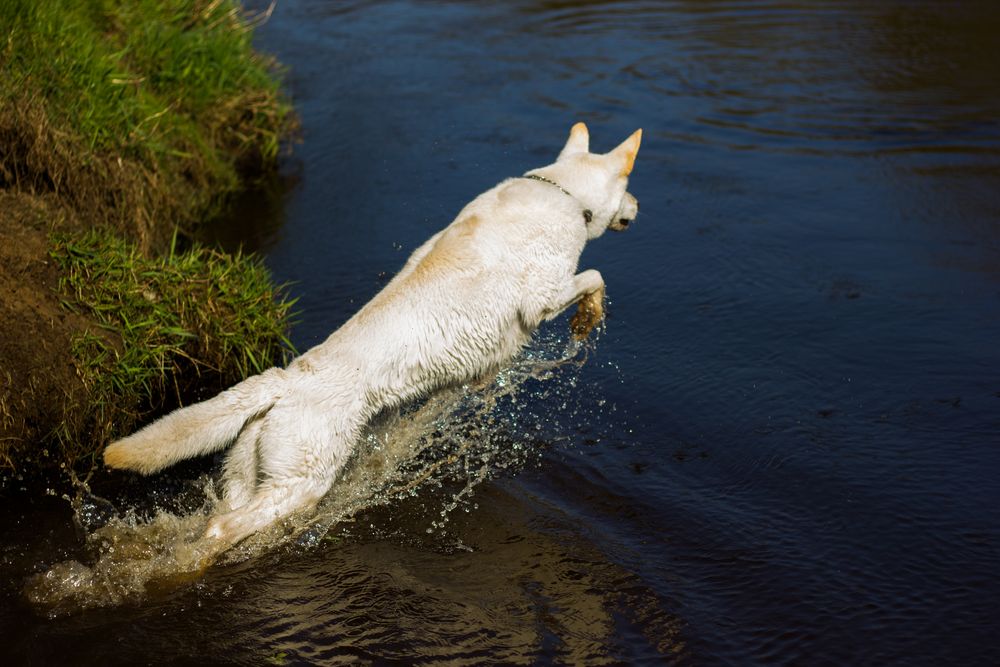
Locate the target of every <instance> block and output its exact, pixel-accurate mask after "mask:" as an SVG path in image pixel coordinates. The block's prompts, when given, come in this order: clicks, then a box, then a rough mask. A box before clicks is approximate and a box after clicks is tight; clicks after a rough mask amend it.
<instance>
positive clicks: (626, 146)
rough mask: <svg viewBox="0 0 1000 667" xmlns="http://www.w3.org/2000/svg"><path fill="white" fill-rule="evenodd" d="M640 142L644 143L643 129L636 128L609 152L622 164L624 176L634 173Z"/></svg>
mask: <svg viewBox="0 0 1000 667" xmlns="http://www.w3.org/2000/svg"><path fill="white" fill-rule="evenodd" d="M640 143H642V130H636V131H635V132H633V133H632V136H630V137H629V138H628V139H626V140H625V141H623V142H622V143H621V144H620V145H619V146H618V148H616V149H614V150H613V151H611V152H610V153H608V155H611V156H612V157H613V158H614V159H615V161H616V163H618V164H619V165H620V166H621V175H622V176H628V175H629V174H631V173H632V167H633V166H635V156H636V155H637V154H638V153H639V144H640Z"/></svg>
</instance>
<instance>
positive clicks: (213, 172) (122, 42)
mask: <svg viewBox="0 0 1000 667" xmlns="http://www.w3.org/2000/svg"><path fill="white" fill-rule="evenodd" d="M254 21H255V18H254V17H252V16H249V17H248V16H247V15H246V14H245V13H243V12H242V11H241V10H240V9H239V7H238V5H237V4H236V3H234V2H232V1H231V0H201V1H199V0H165V1H153V0H125V1H122V2H111V1H108V0H76V1H70V0H6V1H5V2H3V3H0V34H2V36H3V37H4V39H3V41H0V70H2V71H0V382H2V387H0V389H2V391H0V467H4V468H8V469H19V470H25V469H32V468H38V467H45V466H50V465H59V464H66V463H72V462H73V461H75V460H77V459H79V458H80V457H85V456H88V455H90V454H93V453H95V452H97V451H99V449H100V448H101V447H103V445H104V444H105V443H106V442H107V440H108V439H109V438H111V437H114V436H116V435H120V434H123V433H125V432H128V431H129V430H131V429H132V428H134V427H135V426H136V425H137V424H138V423H140V422H141V421H143V420H144V419H146V418H148V416H149V415H150V414H153V413H154V412H156V411H158V410H162V409H164V408H166V407H170V406H172V405H174V404H177V403H179V402H182V401H184V400H187V399H190V398H191V397H192V396H194V395H196V394H197V393H198V392H199V390H202V391H215V390H217V389H218V388H220V387H221V386H224V385H226V384H230V383H231V382H233V381H235V380H237V379H239V378H240V377H243V376H245V375H246V374H248V373H252V372H256V371H258V370H260V369H261V368H264V367H267V366H269V365H271V364H273V363H275V362H277V361H280V360H281V358H282V354H283V350H284V349H285V345H286V343H287V341H286V339H285V337H284V333H285V330H286V328H287V317H288V310H289V304H288V303H285V302H283V300H282V297H281V295H280V293H279V291H277V290H275V289H274V287H273V286H272V285H271V282H270V278H269V276H268V275H267V272H266V271H265V270H264V269H263V267H262V266H261V265H260V264H259V262H258V261H256V260H254V259H253V258H248V257H245V256H229V255H223V254H220V253H217V252H214V251H210V250H207V249H204V248H198V247H194V248H192V249H190V250H188V251H186V252H183V253H181V252H177V250H176V248H177V246H176V245H175V244H174V241H175V240H176V239H177V238H178V236H177V235H178V233H179V234H180V237H181V238H187V237H189V236H190V235H191V234H192V233H193V232H194V230H196V229H197V227H198V226H199V225H201V224H203V223H204V221H206V220H209V219H211V218H212V217H214V216H216V215H217V214H218V213H219V212H220V211H221V210H223V209H224V207H225V204H226V201H227V200H228V198H229V197H230V196H231V195H232V194H233V193H234V192H236V191H237V190H239V189H240V188H242V187H245V186H246V185H247V184H248V183H250V182H252V181H253V180H254V179H256V178H258V177H260V176H261V175H263V174H266V173H267V172H268V171H270V170H273V169H275V167H276V163H277V156H278V150H279V145H280V140H281V138H282V137H283V136H285V135H287V133H288V132H289V130H290V129H291V115H290V108H289V106H288V104H287V103H286V102H285V101H284V100H283V99H282V97H281V95H280V92H279V86H278V80H277V76H276V72H275V70H274V67H273V63H272V62H270V60H269V59H267V58H265V57H262V56H260V55H259V54H257V53H255V52H254V51H253V50H252V48H251V41H250V40H251V31H252V28H253V24H254ZM95 230H99V231H95ZM185 245H189V244H187V243H185Z"/></svg>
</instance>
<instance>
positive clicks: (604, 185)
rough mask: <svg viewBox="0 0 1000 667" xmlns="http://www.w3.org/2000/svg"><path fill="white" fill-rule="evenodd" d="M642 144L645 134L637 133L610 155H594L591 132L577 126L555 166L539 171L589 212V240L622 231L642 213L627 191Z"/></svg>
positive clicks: (579, 125) (640, 131) (638, 131)
mask: <svg viewBox="0 0 1000 667" xmlns="http://www.w3.org/2000/svg"><path fill="white" fill-rule="evenodd" d="M641 141H642V130H636V131H635V132H633V133H632V136H630V137H629V138H628V139H626V140H625V141H623V142H622V143H621V144H620V145H619V146H618V147H617V148H615V149H614V150H612V151H611V152H610V153H603V154H602V153H591V152H590V132H588V131H587V126H586V125H584V124H583V123H577V124H576V125H574V126H573V128H572V129H571V130H570V133H569V139H568V140H567V141H566V146H565V147H564V148H563V149H562V152H561V153H559V158H558V159H557V160H556V162H555V164H553V165H551V166H549V167H547V168H545V169H544V170H540V171H543V173H544V175H546V176H547V177H548V178H551V179H552V180H554V181H556V182H557V183H559V185H561V186H562V187H563V188H565V189H566V190H567V191H568V192H570V193H571V194H572V195H573V196H574V197H576V198H577V199H579V200H580V203H581V204H583V206H584V208H586V209H587V210H589V211H590V213H591V215H590V216H589V217H590V220H589V221H587V223H586V224H587V237H588V238H591V239H594V238H597V237H598V236H600V235H601V234H603V233H604V230H605V229H612V230H613V231H616V232H620V231H623V230H624V229H626V228H628V226H629V224H631V222H632V221H633V220H634V219H635V216H636V215H637V214H638V213H639V202H638V201H636V198H635V197H633V196H632V195H631V194H629V193H628V192H627V191H626V188H627V187H628V176H629V174H631V173H632V167H633V166H634V165H635V156H636V155H637V154H638V152H639V143H640V142H641Z"/></svg>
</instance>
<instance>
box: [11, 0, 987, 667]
mask: <svg viewBox="0 0 1000 667" xmlns="http://www.w3.org/2000/svg"><path fill="white" fill-rule="evenodd" d="M998 30H1000V6H997V5H996V4H995V3H990V2H976V1H969V2H962V3H950V2H932V1H927V2H893V1H890V2H878V3H872V2H853V1H848V0H844V1H834V0H829V1H825V2H810V3H794V2H793V3H778V2H773V1H765V0H760V1H751V2H735V1H728V2H709V1H698V2H683V1H680V0H677V1H673V2H651V1H650V2H646V1H642V0H625V1H621V2H611V1H608V2H554V1H548V2H530V1H526V0H525V1H516V2H509V3H486V2H462V3H459V2H436V3H415V2H407V1H404V0H391V1H385V2H360V1H359V2H345V3H329V2H320V1H318V0H308V1H305V0H304V1H301V2H296V3H281V4H279V6H278V8H277V9H276V11H275V12H274V15H273V17H272V20H271V22H270V23H269V24H268V25H267V26H266V27H265V28H264V29H263V31H262V32H261V33H260V34H259V35H258V42H259V43H260V44H261V46H262V47H263V48H265V49H266V50H269V51H271V52H273V53H275V54H276V55H277V56H278V57H279V59H280V60H282V61H283V62H284V63H285V64H287V65H288V66H289V68H290V78H289V87H290V91H291V93H292V96H293V98H294V100H295V102H296V107H297V108H298V110H299V112H300V114H301V116H302V120H303V143H302V144H301V145H300V146H297V147H296V152H295V158H294V160H293V163H292V170H293V171H294V172H295V173H296V174H297V176H298V180H297V182H296V183H295V184H294V187H293V189H292V191H291V192H290V193H288V194H287V196H286V197H285V198H284V199H280V198H276V199H273V200H269V201H272V202H275V201H277V202H279V203H280V206H278V207H277V208H275V209H273V210H272V211H268V210H266V209H267V208H268V207H267V206H264V205H263V204H259V205H253V206H248V207H245V208H244V209H242V210H240V211H239V212H238V213H237V214H236V215H234V216H233V220H232V224H231V225H230V226H229V227H228V229H229V230H230V232H229V234H230V235H229V236H227V237H225V238H223V239H222V240H223V241H224V242H225V243H230V244H231V243H234V242H239V241H241V240H246V242H247V243H248V244H250V245H252V246H255V247H263V248H265V249H266V252H267V259H268V263H269V265H270V266H271V267H272V269H273V270H274V272H275V273H276V275H277V277H278V279H279V280H281V281H293V282H294V284H295V287H294V291H295V292H296V294H297V296H299V297H300V301H299V304H300V306H301V308H302V322H301V324H300V325H299V327H298V328H297V329H296V331H295V332H294V337H295V340H296V343H297V344H298V345H299V347H300V348H303V349H304V348H306V347H308V346H310V345H313V344H315V343H316V342H319V341H320V340H322V339H323V338H325V337H326V335H327V334H328V333H329V331H330V330H331V329H333V328H334V327H336V326H337V325H338V324H340V323H341V322H343V321H344V320H345V319H346V318H347V317H349V316H350V314H352V313H353V312H354V311H355V310H356V309H357V308H358V307H359V306H360V305H361V304H362V303H363V302H364V301H366V300H367V299H368V298H370V297H371V296H372V295H373V294H374V293H375V291H376V290H378V289H379V288H380V287H381V286H382V285H384V284H385V281H386V280H387V276H388V275H391V273H392V272H393V271H395V270H396V269H398V268H399V266H401V264H402V263H403V260H404V259H405V257H406V254H407V252H408V251H410V250H412V249H413V248H415V247H416V246H417V245H418V244H419V243H421V242H422V241H423V240H424V239H426V238H427V237H428V236H430V235H431V234H432V233H434V232H435V231H437V230H438V229H440V228H441V227H443V226H444V225H445V224H447V223H448V222H449V221H450V220H451V218H452V217H453V216H454V214H455V213H456V212H457V211H458V210H459V209H460V208H461V207H462V206H463V205H464V204H465V203H466V202H467V201H468V200H469V199H471V198H472V197H473V196H475V194H477V193H479V192H481V191H483V190H484V189H486V188H488V187H491V186H492V185H494V184H495V183H496V182H497V181H498V180H499V179H501V178H503V177H506V176H511V175H516V174H521V173H524V172H525V171H527V170H528V169H531V168H533V167H536V166H539V165H540V164H543V163H546V162H549V161H551V160H552V158H553V157H554V155H555V152H556V150H557V149H558V147H559V145H560V143H561V141H562V140H563V139H564V135H565V132H566V130H567V128H568V127H569V126H570V125H571V124H572V123H573V122H574V121H576V120H585V121H587V122H588V124H589V125H590V128H591V134H592V136H593V142H594V145H595V148H596V149H598V150H600V149H608V148H611V147H612V146H614V145H615V144H616V143H617V142H618V141H620V140H621V139H622V138H624V137H625V136H627V135H628V134H629V133H630V132H631V131H632V130H634V129H635V128H636V127H642V128H643V129H644V141H643V147H642V150H641V152H640V155H639V159H638V161H637V163H636V170H635V172H634V174H633V176H632V182H631V185H630V190H631V191H632V192H634V193H635V194H636V196H637V197H638V198H639V199H640V200H641V201H642V215H640V216H639V219H638V221H637V223H636V225H635V226H634V228H632V229H630V230H629V232H628V233H627V234H623V235H615V236H613V237H610V238H602V239H599V240H598V241H597V242H595V244H594V245H593V247H592V248H590V249H588V251H587V252H586V253H585V256H584V258H583V261H582V265H583V266H584V267H586V268H589V267H596V268H599V269H600V270H601V272H602V274H603V275H604V277H605V280H606V281H607V283H608V294H609V297H610V299H611V303H610V307H609V319H608V323H607V329H606V331H605V332H604V333H603V334H602V337H601V340H600V342H599V344H598V345H597V347H596V349H595V350H594V351H593V352H592V354H591V358H590V359H589V360H588V361H587V363H586V364H585V365H583V366H582V367H581V368H579V369H576V370H573V372H564V373H557V374H556V376H555V377H554V378H552V379H550V380H547V381H545V382H535V381H531V382H530V386H531V387H532V388H531V390H530V391H528V392H526V393H519V394H517V395H516V396H513V397H509V398H504V399H503V400H502V401H500V403H499V404H498V405H499V407H497V406H491V407H490V408H489V410H488V411H487V412H481V411H479V407H477V406H476V405H475V404H463V405H464V406H465V407H462V405H458V407H455V405H454V404H453V405H452V409H450V411H446V413H447V414H450V415H452V416H453V417H454V419H453V420H452V421H449V422H448V424H447V428H445V429H444V430H443V431H441V433H442V434H443V433H448V434H449V435H448V437H445V438H439V437H436V436H435V437H432V438H430V439H426V438H424V439H421V438H420V437H416V436H415V435H413V436H410V435H408V436H407V437H403V438H400V439H397V440H396V443H397V445H399V446H400V447H402V449H399V450H392V451H398V453H399V456H398V457H397V458H395V459H394V458H393V455H392V454H390V450H391V449H392V448H388V449H387V448H386V446H385V445H384V442H383V441H381V440H379V433H380V430H379V429H382V431H381V432H382V433H383V434H384V433H385V432H386V429H388V430H389V431H392V432H396V433H403V432H406V430H407V429H406V428H405V427H401V426H400V423H398V422H393V421H392V420H391V419H389V418H388V417H387V419H388V421H385V422H380V423H378V424H375V425H373V431H372V435H371V438H369V439H368V440H367V447H368V450H367V451H368V453H369V456H368V457H367V458H365V459H364V461H366V462H367V463H366V465H359V466H357V467H356V468H355V469H354V470H353V472H352V475H354V477H352V478H351V480H353V481H351V480H347V482H346V483H345V485H344V486H343V487H342V488H341V489H340V490H339V493H334V494H332V495H331V496H330V497H329V498H328V499H327V501H326V502H327V504H326V505H325V506H324V511H322V512H321V513H320V517H321V520H320V522H319V523H318V524H315V525H314V526H313V528H314V529H310V530H304V531H303V532H301V533H299V540H298V541H297V542H296V541H289V542H288V543H285V544H283V545H282V546H281V547H279V548H275V549H272V550H268V551H265V552H263V553H259V552H253V553H254V554H255V555H254V557H252V558H249V559H245V560H244V559H242V558H240V557H239V556H238V554H237V557H234V558H233V559H231V560H230V561H229V562H227V563H224V564H219V565H216V566H215V567H213V568H210V569H209V570H208V571H207V572H206V573H205V575H204V576H203V577H202V578H200V579H198V580H197V583H195V584H188V585H184V586H179V587H177V588H173V589H171V590H169V591H165V592H162V593H161V594H159V595H156V596H151V597H146V598H143V600H142V601H140V602H138V603H133V604H129V605H125V606H124V607H119V608H105V609H96V610H90V611H87V612H85V613H82V614H77V615H72V616H68V617H63V618H60V619H58V620H57V621H55V622H49V621H46V620H43V619H41V618H38V617H37V616H36V615H34V614H33V612H30V611H28V607H26V605H25V602H24V601H23V599H21V598H20V597H19V596H20V591H21V586H22V585H23V582H24V578H25V575H26V574H28V573H31V572H38V571H42V570H45V569H46V568H47V567H49V566H51V564H53V563H57V562H65V561H68V560H81V559H84V560H85V558H84V555H81V553H80V550H81V547H80V546H79V545H80V543H79V541H78V538H77V537H75V536H74V535H73V532H72V522H71V519H70V517H69V516H68V509H67V508H66V506H65V503H64V502H63V501H60V500H58V498H50V497H47V496H42V495H40V494H32V493H30V492H26V493H25V494H21V495H16V494H15V495H16V499H14V500H11V501H10V503H9V504H10V505H11V509H10V511H8V512H6V513H5V518H3V519H0V520H2V521H3V522H4V528H5V530H4V534H5V535H7V536H8V538H7V540H6V541H5V543H4V544H2V545H0V549H2V551H0V554H2V560H0V563H2V570H3V572H4V573H5V574H6V575H7V578H8V580H9V581H8V584H7V585H6V586H5V587H3V589H2V590H3V595H4V602H5V604H4V606H3V609H4V610H5V611H2V612H0V626H2V627H3V628H4V634H5V635H6V636H8V637H11V638H13V639H12V641H11V642H10V644H9V646H8V647H7V648H8V649H9V651H8V653H9V655H11V656H12V657H13V658H15V659H21V661H24V660H26V659H27V658H29V657H31V658H34V659H35V660H36V661H39V662H45V661H46V660H48V661H49V662H53V661H55V660H56V659H57V658H59V657H62V656H64V655H67V654H72V655H76V656H85V657H82V658H81V662H87V661H90V662H94V663H98V662H100V663H101V664H108V663H126V662H127V663H130V664H131V663H134V662H135V661H136V660H137V659H138V660H140V661H145V660H148V659H149V656H150V655H169V656H172V657H177V659H178V660H184V659H190V660H192V661H193V660H199V661H204V662H213V661H215V662H222V661H224V662H238V663H245V664H260V663H262V662H268V661H277V662H280V661H282V660H285V661H288V662H290V663H296V662H313V663H325V662H334V661H338V660H349V659H357V660H361V661H367V660H374V661H379V660H382V661H394V660H395V661H403V662H405V661H410V660H415V659H419V658H421V657H423V658H439V659H449V660H454V661H459V662H472V661H476V660H480V659H483V658H486V657H490V658H493V659H494V660H497V661H500V662H553V661H558V662H568V663H578V662H586V663H600V662H617V663H621V662H651V661H662V660H664V659H666V660H668V661H671V660H672V661H675V662H681V663H688V662H690V663H695V664H703V663H709V664H715V663H719V662H732V663H746V662H764V661H767V662H771V661H773V662H789V663H794V664H813V663H816V662H819V661H827V662H838V663H845V664H856V663H859V662H860V663H876V664H882V663H887V662H892V663H906V664H914V663H921V662H923V663H926V664H940V663H941V662H944V661H947V662H949V663H955V662H958V663H975V664H982V663H985V662H988V660H986V659H984V658H985V657H986V656H990V657H992V656H993V655H995V654H996V653H997V651H998V650H1000V644H998V640H997V639H996V636H995V634H996V633H995V628H994V626H995V623H994V622H993V620H992V618H993V615H994V613H993V612H994V607H995V604H996V603H995V601H996V599H997V598H998V597H1000V584H998V580H997V578H996V566H997V563H998V562H1000V503H998V502H997V501H998V498H1000V494H998V486H997V482H996V480H997V479H998V477H1000V450H998V449H997V448H996V446H995V445H996V438H997V433H1000V384H998V377H1000V376H998V371H1000V346H998V345H997V343H996V341H998V340H1000V318H998V317H997V315H998V313H1000V303H998V299H1000V292H998V283H997V280H998V277H1000V274H998V267H1000V198H998V195H997V193H998V192H1000V120H998V119H1000V87H998V86H997V85H996V83H997V81H996V73H997V72H998V71H1000V41H998V40H997V39H996V38H995V36H996V34H997V33H998ZM243 234H245V236H244V237H241V235H243ZM223 236H225V235H223ZM546 331H547V335H549V336H551V337H554V338H555V339H556V340H562V339H561V338H560V337H561V336H564V335H565V323H560V322H556V323H553V324H552V325H551V326H550V327H548V329H547V330H546ZM546 340H551V339H546ZM549 344H550V343H545V344H543V348H544V349H557V350H561V349H562V348H561V347H560V346H558V345H557V346H556V347H554V348H548V347H545V346H546V345H549ZM453 398H454V397H448V396H441V397H439V399H440V400H443V401H448V400H452V399H453ZM514 399H516V401H515V400H514ZM505 406H506V407H505ZM511 406H516V409H514V410H508V408H510V407H511ZM431 413H433V410H432V411H431ZM431 413H428V412H425V413H423V415H425V416H426V415H427V414H431ZM434 414H440V413H434ZM484 414H486V415H489V416H488V417H483V415H484ZM403 417H404V418H405V419H411V420H415V421H412V422H407V423H412V424H414V425H415V426H416V425H419V428H418V429H417V430H418V431H419V432H421V433H426V432H427V429H429V428H430V427H429V426H428V425H427V423H426V422H424V421H421V416H420V413H419V412H418V413H411V414H407V415H404V416H403ZM405 419H404V421H405ZM400 428H402V430H395V431H394V430H393V429H400ZM436 428H438V430H440V427H436ZM430 432H431V433H432V434H433V433H434V432H435V431H433V430H431V431H430ZM483 441H488V443H489V444H488V446H485V447H483V446H480V443H481V442H483ZM394 446H395V445H394ZM456 453H457V454H459V455H458V456H455V457H454V458H453V455H454V454H456ZM508 457H509V458H508ZM531 457H534V458H531ZM525 461H535V462H537V463H538V465H537V466H535V465H528V466H525V465H524V462H525ZM505 465H506V466H507V467H505ZM384 470H391V471H394V473H393V475H391V476H390V477H392V481H391V483H389V482H386V480H387V479H388V478H382V477H380V475H381V474H382V471H384ZM427 471H431V474H430V475H428V477H427V479H426V480H423V483H421V484H419V485H416V486H414V487H413V488H408V486H407V485H408V484H410V483H411V482H415V481H418V480H420V479H421V476H422V475H423V474H424V473H426V472H427ZM200 472H204V466H203V467H202V468H200V469H199V468H196V467H195V468H186V469H185V468H183V467H182V468H181V469H179V470H178V471H175V472H173V473H171V475H170V476H167V477H164V478H161V479H160V480H154V481H153V482H146V483H140V482H136V481H130V480H124V481H122V482H120V483H121V484H123V485H125V486H126V487H127V490H128V493H126V494H124V496H123V498H124V499H125V500H126V501H127V502H125V504H124V505H123V504H122V503H121V502H119V501H118V500H116V503H117V504H118V506H127V505H128V503H136V504H138V503H141V502H142V500H141V499H143V498H145V497H147V496H148V495H149V494H150V493H152V492H151V491H150V489H149V488H148V485H152V486H153V487H154V490H155V493H156V494H157V495H156V500H155V502H154V505H156V506H165V505H164V503H166V502H168V501H169V500H170V499H173V498H177V497H184V496H185V493H186V491H184V490H183V489H184V488H186V487H184V484H190V480H191V479H192V478H194V479H197V478H198V474H199V473H200ZM378 479H382V480H383V484H382V485H381V486H380V485H379V484H376V483H375V480H378ZM144 484H145V485H147V486H143V485H144ZM386 484H388V486H386ZM91 485H92V487H93V489H94V492H95V493H96V494H98V495H104V494H105V489H107V488H109V487H112V481H111V480H104V479H102V480H100V484H98V480H92V481H91ZM177 486H181V487H183V488H180V489H178V488H174V487H177ZM376 487H377V488H380V489H383V491H384V492H385V493H384V494H383V495H378V494H376V496H375V497H377V498H378V500H377V502H372V501H371V500H372V498H373V496H370V495H369V496H366V495H365V494H363V493H362V494H360V495H359V494H355V493H353V491H356V490H359V489H372V488H376ZM112 488H113V487H112ZM164 489H166V490H164ZM11 493H13V489H12V491H11ZM25 496H27V498H25ZM192 498H197V499H199V500H198V502H194V501H193V500H192V501H190V502H187V504H184V502H181V503H180V504H181V505H183V508H182V509H183V510H184V511H183V512H180V511H178V510H176V509H175V510H171V513H172V514H173V515H177V514H185V515H190V514H192V513H195V514H196V513H197V510H198V508H199V504H198V503H199V502H201V500H200V499H202V498H204V494H203V493H200V492H199V493H196V494H193V495H192ZM171 502H173V501H171ZM442 513H443V514H442ZM322 517H326V520H323V519H322ZM348 517H350V518H352V519H353V520H351V521H345V520H344V519H346V518H348ZM428 530H429V531H430V532H428ZM71 574H72V573H71ZM78 574H79V573H78ZM138 656H141V657H138Z"/></svg>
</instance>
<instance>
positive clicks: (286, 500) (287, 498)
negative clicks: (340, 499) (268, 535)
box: [205, 478, 333, 548]
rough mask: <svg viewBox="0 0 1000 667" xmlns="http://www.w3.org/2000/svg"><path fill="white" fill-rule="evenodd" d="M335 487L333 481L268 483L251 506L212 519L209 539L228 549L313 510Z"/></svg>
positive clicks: (208, 534) (259, 491)
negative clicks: (251, 536)
mask: <svg viewBox="0 0 1000 667" xmlns="http://www.w3.org/2000/svg"><path fill="white" fill-rule="evenodd" d="M332 483H333V480H332V479H330V480H323V479H313V478H286V479H283V480H281V482H280V483H278V484H273V483H270V482H265V483H264V484H262V485H261V486H260V487H259V488H258V490H257V494H256V495H255V496H254V497H253V499H252V500H251V501H250V502H248V503H247V504H245V505H243V506H242V507H239V508H237V509H235V510H233V511H231V512H227V513H226V514H221V515H219V516H216V517H214V518H212V519H211V520H210V521H209V522H208V528H207V529H206V531H205V536H206V537H210V538H214V539H216V540H219V541H220V543H221V544H223V545H225V546H224V547H223V548H228V547H230V546H232V545H234V544H236V543H237V542H239V541H240V540H242V539H244V538H246V537H248V536H250V535H252V534H253V533H255V532H257V531H259V530H262V529H264V528H267V527H268V526H270V525H271V524H273V523H275V522H276V521H279V520H281V519H284V518H287V517H289V516H291V515H293V514H296V513H298V512H305V511H308V510H311V509H312V508H313V507H315V506H316V503H318V502H319V500H320V498H322V497H323V495H324V494H325V493H326V492H327V490H329V488H330V485H331V484H332Z"/></svg>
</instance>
